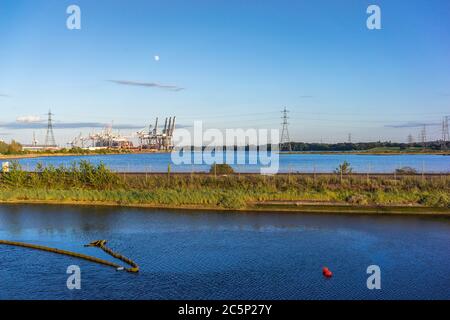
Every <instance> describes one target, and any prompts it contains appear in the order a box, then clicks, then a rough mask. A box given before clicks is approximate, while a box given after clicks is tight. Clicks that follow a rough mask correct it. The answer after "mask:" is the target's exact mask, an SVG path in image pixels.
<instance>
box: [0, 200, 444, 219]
mask: <svg viewBox="0 0 450 320" xmlns="http://www.w3.org/2000/svg"><path fill="white" fill-rule="evenodd" d="M21 204H30V205H55V206H61V205H62V206H71V207H72V206H80V207H123V208H148V209H168V210H174V211H178V210H183V212H185V211H195V212H199V211H200V212H201V211H214V212H224V213H226V212H242V213H249V212H261V213H264V212H266V213H267V212H271V213H286V214H289V213H292V214H294V213H317V214H344V215H379V216H386V215H393V216H436V217H437V216H439V217H450V209H449V208H434V207H426V206H358V205H347V204H342V203H328V204H314V203H309V202H299V201H293V202H291V203H284V204H274V203H271V202H267V203H264V202H260V203H255V204H250V205H247V206H245V207H243V208H234V209H232V208H224V207H219V206H209V205H177V206H174V205H161V204H142V203H141V204H137V203H132V204H130V203H119V202H105V201H73V200H32V199H27V200H24V199H21V200H18V199H15V200H0V205H21Z"/></svg>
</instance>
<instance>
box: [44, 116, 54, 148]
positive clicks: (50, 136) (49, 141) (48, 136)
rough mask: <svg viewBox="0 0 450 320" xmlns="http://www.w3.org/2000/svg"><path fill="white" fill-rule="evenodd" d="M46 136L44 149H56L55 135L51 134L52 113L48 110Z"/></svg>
mask: <svg viewBox="0 0 450 320" xmlns="http://www.w3.org/2000/svg"><path fill="white" fill-rule="evenodd" d="M47 115H48V123H47V134H46V136H45V146H46V147H56V142H55V135H54V134H53V123H52V115H53V114H52V112H51V110H48V114H47Z"/></svg>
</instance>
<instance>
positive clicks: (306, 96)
mask: <svg viewBox="0 0 450 320" xmlns="http://www.w3.org/2000/svg"><path fill="white" fill-rule="evenodd" d="M313 97H314V96H308V95H304V96H300V97H299V98H300V99H310V98H313Z"/></svg>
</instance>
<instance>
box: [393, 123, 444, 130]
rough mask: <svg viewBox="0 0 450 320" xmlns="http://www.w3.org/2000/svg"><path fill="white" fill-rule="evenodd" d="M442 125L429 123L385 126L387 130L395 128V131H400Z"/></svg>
mask: <svg viewBox="0 0 450 320" xmlns="http://www.w3.org/2000/svg"><path fill="white" fill-rule="evenodd" d="M438 125H440V124H439V123H436V122H428V123H424V122H406V123H401V124H388V125H385V128H395V129H400V128H419V127H423V126H438Z"/></svg>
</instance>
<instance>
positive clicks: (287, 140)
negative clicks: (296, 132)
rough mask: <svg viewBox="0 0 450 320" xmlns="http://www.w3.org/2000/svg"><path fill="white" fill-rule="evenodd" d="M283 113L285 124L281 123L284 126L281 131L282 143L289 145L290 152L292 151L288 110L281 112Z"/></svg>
mask: <svg viewBox="0 0 450 320" xmlns="http://www.w3.org/2000/svg"><path fill="white" fill-rule="evenodd" d="M281 112H282V113H283V116H282V117H281V119H283V122H282V123H281V125H282V126H283V129H282V130H281V139H280V142H281V144H282V145H283V144H286V143H287V144H288V149H289V151H292V148H291V139H290V137H289V129H288V124H289V123H288V119H289V117H288V112H289V111H288V110H286V107H285V108H284V110H283V111H281Z"/></svg>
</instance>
